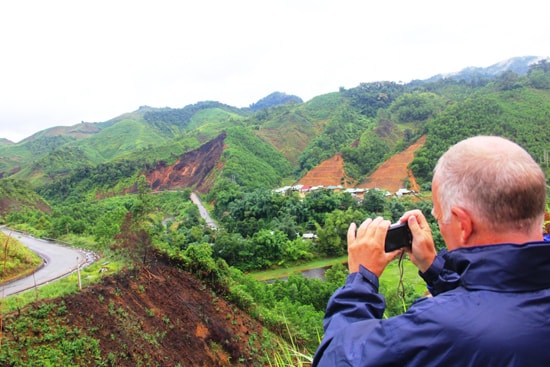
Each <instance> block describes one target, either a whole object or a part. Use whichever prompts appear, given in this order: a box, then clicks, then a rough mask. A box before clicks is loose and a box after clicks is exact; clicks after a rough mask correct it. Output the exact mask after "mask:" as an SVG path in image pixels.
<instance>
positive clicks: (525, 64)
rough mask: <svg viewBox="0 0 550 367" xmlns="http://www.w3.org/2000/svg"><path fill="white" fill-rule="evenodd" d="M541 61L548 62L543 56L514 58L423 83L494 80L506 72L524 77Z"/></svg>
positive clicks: (471, 67)
mask: <svg viewBox="0 0 550 367" xmlns="http://www.w3.org/2000/svg"><path fill="white" fill-rule="evenodd" d="M541 60H548V58H547V57H541V56H520V57H513V58H510V59H507V60H504V61H501V62H498V63H496V64H493V65H491V66H488V67H477V66H469V67H466V68H464V69H462V70H460V71H458V72H452V73H447V74H437V75H434V76H432V77H431V78H429V79H426V80H424V81H423V82H433V81H436V80H439V79H454V80H466V81H470V80H472V79H479V78H480V77H482V78H494V77H496V76H499V75H502V74H503V73H504V72H506V71H513V72H514V73H516V74H520V75H524V74H527V72H528V71H529V67H530V66H531V65H533V64H536V63H537V62H539V61H541Z"/></svg>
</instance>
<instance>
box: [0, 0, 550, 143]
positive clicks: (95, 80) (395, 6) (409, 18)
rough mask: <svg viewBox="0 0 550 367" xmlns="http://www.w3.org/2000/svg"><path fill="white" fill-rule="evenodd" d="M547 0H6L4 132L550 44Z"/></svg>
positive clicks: (433, 67) (323, 86) (0, 13)
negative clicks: (517, 1)
mask: <svg viewBox="0 0 550 367" xmlns="http://www.w3.org/2000/svg"><path fill="white" fill-rule="evenodd" d="M539 3H540V2H539V1H535V0H524V1H523V2H522V3H521V4H504V3H498V4H497V5H495V4H493V3H490V2H479V1H477V2H474V1H472V0H466V1H461V2H441V1H431V0H430V1H416V2H410V1H406V0H394V1H384V2H382V1H380V2H371V1H364V0H347V1H343V2H341V1H340V2H337V1H327V0H318V1H312V0H304V1H290V0H278V1H272V0H266V1H252V0H234V1H222V0H205V1H200V2H182V1H176V0H173V1H172V0H159V1H155V2H152V1H139V0H138V1H129V0H118V1H105V0H96V1H79V2H76V1H68V0H50V1H47V2H44V1H39V0H21V1H13V2H4V3H3V4H2V5H0V34H2V35H3V36H2V38H1V39H0V45H1V47H2V50H3V55H4V56H3V57H2V58H1V59H0V99H1V100H2V104H1V105H0V137H7V138H10V139H14V140H20V139H22V138H23V137H26V136H29V135H30V134H32V133H34V132H37V131H39V130H41V129H44V128H46V127H50V126H55V125H72V124H75V123H78V122H80V121H83V120H84V121H93V122H95V121H105V120H108V119H110V118H113V117H115V116H117V115H119V114H122V113H125V112H128V111H133V110H135V109H137V108H138V107H139V106H140V105H150V106H155V107H164V106H169V107H174V108H177V107H183V106H185V105H187V104H190V103H195V102H197V101H201V100H217V101H219V102H222V103H227V104H230V105H234V106H237V107H245V106H248V105H249V104H251V103H254V102H256V101H257V100H259V99H260V98H263V97H265V96H266V95H268V94H269V93H271V92H273V91H281V92H285V93H289V94H296V95H299V96H300V97H301V98H303V99H304V100H308V99H310V98H312V97H314V96H316V95H320V94H324V93H329V92H333V91H337V90H338V88H339V87H341V86H343V87H346V88H351V87H354V86H356V85H358V84H359V83H361V82H369V81H377V80H394V81H399V80H401V81H405V82H407V81H410V80H412V79H422V78H427V77H430V76H432V75H434V74H438V73H445V72H453V71H458V70H460V69H462V68H464V67H466V66H489V65H491V64H493V63H496V62H499V61H501V60H504V59H507V58H509V57H513V56H524V55H539V56H548V50H547V41H548V39H550V30H549V29H548V27H546V23H547V22H546V19H545V14H546V12H544V11H543V10H542V9H540V6H541V5H540V4H539Z"/></svg>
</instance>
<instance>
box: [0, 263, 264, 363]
mask: <svg viewBox="0 0 550 367" xmlns="http://www.w3.org/2000/svg"><path fill="white" fill-rule="evenodd" d="M136 269H137V270H134V271H130V272H122V273H119V274H117V275H113V276H109V277H105V278H104V280H103V283H102V284H98V285H94V286H90V287H88V288H86V289H84V290H83V291H81V292H80V293H77V294H73V295H71V296H67V297H64V298H63V299H56V300H53V301H47V303H43V304H42V306H33V308H35V310H38V311H35V313H36V315H35V317H34V319H35V321H33V322H25V320H26V319H23V317H25V314H26V313H27V312H29V310H22V311H20V312H18V313H17V314H13V315H10V316H8V317H4V320H3V324H2V328H3V347H4V348H6V347H7V348H8V350H10V351H11V353H13V354H14V355H17V356H18V357H20V358H23V359H25V360H29V361H32V360H33V358H36V357H33V356H36V353H34V352H33V351H34V350H37V349H36V348H41V349H42V350H50V351H51V353H54V350H56V348H68V346H72V348H78V349H79V351H78V353H75V354H76V355H75V357H74V359H73V360H72V361H71V363H72V364H73V365H79V366H96V365H109V366H119V367H120V366H129V367H130V366H131V367H135V366H166V367H170V366H204V367H212V366H234V365H240V366H253V365H254V366H257V365H259V364H258V361H259V360H261V359H263V357H265V355H263V354H262V355H258V353H263V352H262V350H265V349H262V345H261V343H262V335H263V332H264V329H263V327H262V325H261V324H259V323H258V322H257V321H256V320H254V319H252V318H251V317H250V316H249V315H248V314H246V313H244V312H243V311H241V310H240V309H239V308H237V307H236V306H234V305H232V304H230V303H228V302H226V301H225V300H224V299H223V298H221V297H219V296H217V295H216V293H215V292H214V291H213V290H212V289H211V288H210V287H209V286H207V285H206V284H204V283H202V282H201V281H199V280H197V278H195V277H194V276H193V275H191V274H189V273H187V272H185V271H183V270H181V269H179V268H177V267H174V266H170V265H167V264H162V263H157V264H155V265H152V266H150V267H148V268H147V269H145V268H136ZM44 305H46V306H44ZM48 305H49V306H48ZM37 315H38V316H40V317H37ZM60 330H61V331H60ZM62 330H66V331H65V332H63V331H62ZM83 340H86V341H87V342H86V343H82V341H83ZM79 341H80V342H79ZM96 342H98V343H99V350H100V352H99V354H100V356H98V355H97V354H98V352H97V349H95V348H94V345H95V343H96ZM83 344H85V345H83ZM66 354H68V353H67V352H66ZM101 361H102V362H103V364H101ZM106 361H108V363H107V364H104V363H105V362H106ZM36 362H37V364H34V365H40V362H39V361H36ZM60 365H62V364H60Z"/></svg>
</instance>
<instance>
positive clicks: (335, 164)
mask: <svg viewBox="0 0 550 367" xmlns="http://www.w3.org/2000/svg"><path fill="white" fill-rule="evenodd" d="M348 181H349V178H348V177H347V176H346V173H345V172H344V159H343V158H342V156H341V155H340V154H336V155H335V156H334V157H332V158H330V159H327V160H326V161H323V162H321V164H319V165H318V166H317V167H314V168H313V169H312V170H310V171H309V172H308V173H307V174H306V175H305V176H304V177H302V178H301V179H300V180H299V181H298V184H300V185H305V186H325V187H327V186H338V185H342V186H347V185H348V184H349V182H348Z"/></svg>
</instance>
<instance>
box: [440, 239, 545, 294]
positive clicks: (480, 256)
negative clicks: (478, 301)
mask: <svg viewBox="0 0 550 367" xmlns="http://www.w3.org/2000/svg"><path fill="white" fill-rule="evenodd" d="M443 256H444V258H445V268H448V269H450V270H452V271H454V272H456V273H458V274H459V275H460V285H461V286H462V287H465V288H467V289H470V290H476V289H477V290H491V291H499V292H518V291H536V290H540V289H545V288H550V243H548V242H529V243H526V244H498V245H489V246H487V245H486V246H475V247H467V248H460V249H456V250H453V251H450V252H447V253H446V254H444V255H443Z"/></svg>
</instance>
